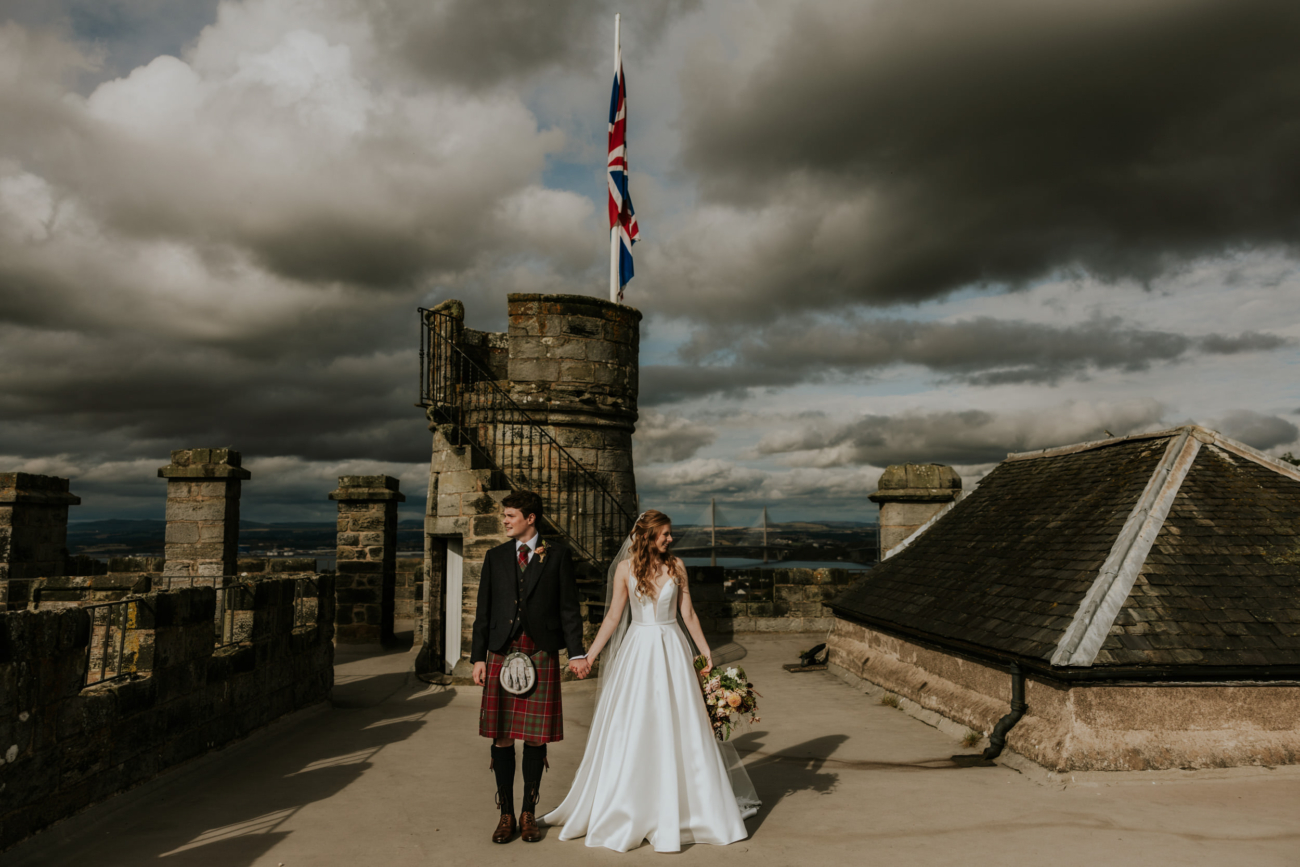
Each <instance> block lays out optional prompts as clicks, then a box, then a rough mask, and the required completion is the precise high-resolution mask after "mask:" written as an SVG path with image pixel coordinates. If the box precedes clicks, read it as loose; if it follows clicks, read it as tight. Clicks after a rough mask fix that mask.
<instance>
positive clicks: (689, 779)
mask: <svg viewBox="0 0 1300 867" xmlns="http://www.w3.org/2000/svg"><path fill="white" fill-rule="evenodd" d="M627 581H628V603H627V604H628V608H629V609H630V611H631V622H630V624H629V625H628V627H627V634H626V636H625V637H624V638H623V640H622V644H621V646H620V648H619V650H618V653H617V656H615V657H614V659H613V660H612V663H611V665H610V667H609V669H608V670H607V671H605V672H604V673H603V674H602V675H601V680H602V684H601V693H600V698H599V700H598V701H597V703H596V713H595V716H594V717H593V718H592V721H591V732H590V734H589V735H588V737H587V748H586V751H585V752H584V753H583V755H582V765H581V766H580V767H579V768H578V773H577V776H575V777H574V780H573V786H572V787H571V788H570V789H569V794H568V796H567V797H566V798H565V799H564V802H563V803H561V804H560V806H558V807H556V808H555V809H554V810H552V811H551V812H549V813H547V814H546V815H545V816H543V817H542V818H541V820H540V821H541V822H542V824H545V825H556V826H560V839H561V840H573V839H576V838H578V837H584V836H585V837H586V844H587V845H588V846H593V847H595V846H604V847H605V848H607V849H614V850H616V851H618V852H626V851H628V850H629V849H634V848H636V847H637V846H640V845H641V842H642V841H643V840H649V841H650V845H651V846H653V847H654V848H655V850H656V851H658V852H679V851H681V847H682V844H683V843H716V844H726V843H734V842H736V841H737V840H743V839H745V838H746V837H747V836H749V833H748V832H747V831H746V830H745V822H744V819H745V818H748V817H749V816H752V815H753V814H754V813H756V812H758V807H759V803H758V800H757V796H756V795H754V794H753V787H752V785H749V784H748V777H745V776H744V769H743V768H740V767H739V765H738V759H736V758H735V755H736V754H735V750H734V749H732V748H730V746H729V745H728V747H727V748H726V749H723V748H721V747H722V745H721V744H719V742H718V740H717V738H716V737H715V736H714V734H713V729H712V728H711V727H710V725H709V719H708V713H707V711H706V710H705V707H704V700H703V698H702V697H701V695H700V685H699V679H698V677H697V675H696V673H695V667H694V665H693V664H692V657H691V650H690V645H689V644H688V643H687V641H686V636H685V635H684V634H683V633H682V630H681V628H680V627H679V626H678V625H677V618H676V615H677V593H678V587H677V584H676V582H674V581H670V580H666V581H664V584H663V586H661V587H660V588H659V593H658V596H657V598H656V599H638V598H637V594H636V582H635V581H634V580H633V579H632V578H631V576H630V575H629V577H628V579H627ZM724 754H729V757H728V756H725V755H724ZM729 765H734V767H732V768H731V769H730V773H729V767H728V766H729ZM731 773H739V774H740V775H741V777H742V779H743V783H742V785H743V787H744V788H746V789H748V791H747V792H746V793H745V794H742V796H741V797H740V798H739V799H738V798H737V795H736V791H735V789H733V786H732V780H731ZM736 788H741V786H737V787H736Z"/></svg>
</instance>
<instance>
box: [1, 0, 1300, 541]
mask: <svg viewBox="0 0 1300 867" xmlns="http://www.w3.org/2000/svg"><path fill="white" fill-rule="evenodd" d="M623 5H624V7H625V8H624V9H623V12H624V13H625V15H624V25H623V35H624V56H625V69H626V74H627V80H628V87H629V93H630V97H629V113H630V124H629V129H630V132H629V136H630V156H631V164H632V194H633V198H634V200H635V202H636V205H637V214H638V217H639V220H640V224H641V229H642V238H643V241H642V243H641V244H639V245H638V246H637V247H636V256H637V260H636V268H637V275H638V276H637V277H636V279H635V280H634V281H633V282H632V284H631V285H630V287H629V289H628V294H627V300H628V303H630V304H632V305H634V306H636V307H638V308H640V309H641V310H642V311H643V312H644V313H645V314H646V318H645V322H644V327H643V332H642V371H641V387H642V391H641V394H642V403H641V410H642V416H641V424H640V429H639V431H638V434H637V448H638V455H637V458H638V467H637V471H638V482H639V485H640V488H641V492H642V502H643V504H646V505H656V506H659V507H662V508H667V509H668V510H670V511H673V512H675V513H676V514H677V515H679V516H680V517H679V520H687V521H689V520H692V519H694V518H697V517H698V516H699V514H700V513H701V511H702V509H703V506H704V504H705V503H707V501H708V499H709V498H710V497H717V498H719V500H720V502H722V503H724V504H726V506H727V509H728V511H729V513H730V514H732V515H733V516H734V517H735V519H736V520H738V521H746V520H749V518H748V517H747V516H752V515H753V514H756V513H757V510H758V509H759V508H760V507H761V506H762V505H768V506H769V507H770V508H771V512H772V515H773V517H774V518H775V519H779V520H790V519H798V518H824V519H847V520H860V519H870V518H871V517H873V516H874V508H873V507H872V506H871V504H870V503H869V502H868V501H867V500H866V494H867V493H870V492H871V491H872V490H874V488H875V482H876V479H877V478H878V476H879V473H880V470H881V468H882V467H884V466H885V465H887V464H889V463H894V462H900V461H935V462H942V463H950V464H953V465H954V466H956V467H957V468H958V470H959V472H961V474H962V475H963V477H964V478H966V479H967V481H968V484H971V483H974V482H975V481H976V480H978V479H979V478H980V477H981V476H982V475H983V474H984V473H986V472H988V470H989V469H990V468H991V466H992V465H993V464H994V463H996V462H997V461H998V460H999V459H1000V458H1001V457H1003V456H1005V454H1006V453H1007V452H1008V451H1018V450H1024V449H1029V448H1039V447H1044V446H1052V445H1061V444H1065V443H1070V442H1076V441H1080V440H1086V439H1090V438H1096V437H1101V436H1104V435H1105V432H1106V431H1110V432H1112V433H1114V434H1125V433H1131V432H1137V431H1141V430H1145V429H1155V428H1159V427H1163V426H1169V425H1173V424H1177V423H1181V422H1185V421H1195V422H1199V423H1202V424H1206V425H1209V426H1212V427H1215V428H1217V429H1219V430H1221V431H1223V432H1224V433H1226V434H1228V435H1230V436H1233V437H1237V438H1239V439H1242V440H1244V441H1245V442H1247V443H1249V444H1251V445H1253V446H1256V447H1258V448H1262V449H1264V450H1266V451H1269V452H1271V453H1274V454H1278V453H1281V452H1284V451H1287V450H1297V451H1300V442H1297V440H1298V439H1300V428H1297V423H1300V385H1297V373H1298V372H1300V366H1298V364H1297V362H1300V351H1298V349H1297V346H1298V345H1300V291H1298V290H1300V268H1298V267H1297V259H1296V253H1297V249H1300V247H1298V246H1297V241H1298V240H1300V51H1297V50H1296V48H1295V46H1296V45H1297V44H1300V5H1297V4H1295V3H1294V2H1290V0H1276V2H1271V0H1238V2H1233V3H1223V2H1193V0H1122V2H1121V0H1092V2H1072V3H1067V2H1055V0H1054V2H1043V0H984V2H981V3H969V2H961V0H878V2H862V0H844V2H838V0H815V2H793V0H779V2H777V0H773V2H748V0H639V2H637V3H635V4H631V3H627V4H623ZM614 11H615V6H613V5H609V4H606V3H602V2H595V0H584V2H561V0H548V2H546V3H538V2H535V0H516V2H481V0H435V2H431V0H221V2H217V0H0V469H6V470H15V469H16V470H25V471H28V472H39V473H51V474H57V475H62V476H67V477H70V478H72V480H73V490H74V491H76V492H77V493H79V494H81V495H82V497H83V500H84V504H83V505H82V506H81V507H79V508H78V509H76V510H74V519H82V520H86V519H92V518H103V517H115V516H116V517H161V514H162V491H163V482H161V481H160V480H159V479H157V478H156V475H155V471H156V469H157V467H159V466H161V465H162V464H164V463H166V457H167V453H168V451H169V450H170V449H172V448H178V447H183V446H195V445H200V446H201V445H218V446H220V445H229V446H233V447H235V448H238V449H240V450H241V451H242V452H243V453H244V455H245V464H246V466H248V467H249V468H250V469H252V471H253V480H252V481H250V482H249V483H247V484H246V485H245V500H244V503H245V505H244V514H245V517H248V518H251V519H254V520H307V519H314V518H317V517H323V516H328V515H329V514H331V512H332V504H330V503H328V502H327V501H326V500H325V499H324V498H325V494H326V493H327V492H328V491H329V490H331V489H332V487H333V483H334V481H335V479H336V477H337V476H338V475H340V474H343V473H353V472H386V473H389V474H392V475H397V476H400V477H401V478H402V480H403V487H404V488H405V489H406V490H407V491H408V492H409V496H410V502H408V504H407V506H406V508H405V511H404V516H406V517H415V516H417V515H419V514H420V511H421V509H422V502H421V500H422V493H423V486H424V474H425V471H426V465H427V460H428V449H429V435H428V432H427V430H426V429H425V426H424V422H423V417H422V413H421V411H420V410H419V409H417V408H415V407H413V406H412V404H413V403H414V402H415V399H416V393H415V386H416V383H417V371H416V351H417V319H416V314H415V308H416V307H418V306H421V305H426V306H427V305H430V304H433V303H436V302H437V301H439V300H442V299H445V298H449V297H455V298H460V299H462V300H463V301H464V302H465V303H466V307H467V309H468V316H469V320H470V324H471V325H472V326H474V327H478V328H484V329H493V330H500V329H503V328H504V325H505V322H504V319H505V294H506V293H507V292H518V291H528V292H577V293H586V294H592V295H603V294H604V293H605V291H606V289H605V284H604V280H605V275H606V273H607V268H608V266H607V264H606V259H605V257H606V256H607V250H608V246H607V237H608V236H607V234H606V231H605V228H604V226H603V225H602V219H603V213H604V197H605V179H604V162H605V122H606V112H607V109H608V98H609V97H608V94H609V81H610V66H611V57H610V54H611V50H612V41H613V39H612V36H613V33H612V31H613V13H614Z"/></svg>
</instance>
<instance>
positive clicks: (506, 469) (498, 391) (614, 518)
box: [416, 294, 641, 675]
mask: <svg viewBox="0 0 1300 867" xmlns="http://www.w3.org/2000/svg"><path fill="white" fill-rule="evenodd" d="M508 305H509V317H510V319H509V322H510V326H509V330H508V331H507V332H506V333H504V334H501V333H492V332H482V331H475V330H473V329H470V328H466V327H465V326H464V315H465V314H464V307H463V305H461V303H460V302H459V301H446V302H444V303H443V304H441V305H439V306H438V307H436V308H434V309H433V310H428V311H424V317H425V328H426V344H425V347H424V359H425V377H426V378H425V383H424V390H425V394H424V404H425V406H426V407H427V415H428V419H429V429H430V431H431V432H432V433H433V455H432V460H431V462H430V466H429V499H428V507H427V512H426V516H425V535H426V540H427V541H426V547H425V581H426V585H425V593H424V599H425V605H426V606H427V607H426V610H425V616H424V617H423V618H419V620H420V621H421V626H420V627H418V629H417V636H416V640H417V641H419V642H421V643H422V645H423V650H422V653H421V656H420V663H419V665H420V667H421V668H422V669H423V670H438V671H445V672H451V673H454V674H458V675H460V674H464V673H465V672H466V671H467V670H468V668H469V652H470V631H471V625H472V623H473V619H474V611H475V604H476V601H477V593H478V580H479V571H480V568H481V564H482V562H483V555H484V553H486V552H487V551H488V549H490V548H492V547H494V546H496V545H499V544H501V543H502V542H504V541H505V540H506V536H505V532H504V529H503V527H502V525H501V519H500V502H501V500H502V499H503V498H504V497H505V496H506V495H507V494H509V493H510V491H511V490H515V489H529V490H535V491H537V493H539V494H540V495H541V496H542V499H543V502H544V503H545V504H546V510H547V516H546V517H547V522H546V526H545V527H544V528H543V533H549V534H551V535H552V536H559V537H561V538H562V540H563V541H564V542H566V543H568V544H569V545H570V546H571V547H572V548H573V549H574V553H575V555H576V558H577V559H578V560H579V561H580V562H581V563H582V566H580V577H583V571H584V568H585V573H586V574H585V577H587V578H589V579H590V580H592V582H593V583H595V581H596V579H597V577H603V576H600V575H598V573H599V572H600V571H601V569H602V563H603V562H604V561H607V560H608V559H609V558H610V557H612V555H613V554H614V553H615V551H616V550H617V546H618V544H619V543H620V542H621V541H622V539H623V537H624V536H625V535H626V534H627V532H628V531H629V529H630V526H631V521H632V519H633V518H634V517H635V515H636V477H635V475H634V472H633V466H632V433H633V431H634V430H635V428H636V420H637V408H636V407H637V365H638V353H639V344H640V322H641V314H640V312H639V311H637V310H635V309H633V308H631V307H627V306H625V305H621V304H614V303H611V302H609V301H604V300H601V299H599V298H593V297H590V296H586V295H522V294H515V295H510V296H508Z"/></svg>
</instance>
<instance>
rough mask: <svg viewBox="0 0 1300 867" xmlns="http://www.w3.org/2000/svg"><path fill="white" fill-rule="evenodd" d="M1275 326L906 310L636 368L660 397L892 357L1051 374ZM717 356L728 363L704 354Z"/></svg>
mask: <svg viewBox="0 0 1300 867" xmlns="http://www.w3.org/2000/svg"><path fill="white" fill-rule="evenodd" d="M1290 343H1291V341H1289V340H1287V339H1286V338H1283V337H1280V336H1278V335H1274V334H1266V333H1259V332H1244V333H1241V334H1236V335H1227V334H1207V335H1201V336H1191V335H1184V334H1177V333H1174V332H1168V331H1156V330H1152V329H1142V328H1135V327H1132V326H1129V325H1127V324H1125V323H1124V322H1123V321H1122V320H1120V319H1118V318H1116V317H1097V318H1094V319H1091V320H1088V321H1086V322H1083V323H1080V324H1078V325H1070V326H1054V325H1044V324H1040V323H1035V322H1024V321H1016V320H1003V319H993V318H990V317H979V318H975V319H971V320H967V321H961V322H952V323H948V322H917V321H913V320H905V319H854V318H851V317H850V318H848V319H847V321H846V320H844V319H841V320H839V321H835V322H828V321H825V320H817V319H812V318H807V317H804V318H799V319H786V320H784V321H782V322H781V323H780V324H778V325H774V326H771V327H768V328H764V329H739V330H730V331H728V330H726V329H706V330H703V331H701V332H699V334H698V335H697V336H696V338H695V339H694V340H693V341H692V343H690V344H688V345H687V347H686V348H685V350H684V352H683V355H684V359H685V360H686V361H694V362H699V363H700V364H698V365H691V364H683V365H658V366H651V367H647V368H645V370H644V371H643V372H642V377H643V392H644V395H645V396H644V398H643V399H644V400H645V401H646V402H647V403H664V402H669V401H673V400H681V399H684V398H689V397H695V396H699V395H703V394H712V393H724V394H739V393H743V392H744V391H745V390H746V389H748V388H755V387H761V386H785V385H791V384H794V383H797V382H801V381H807V380H811V379H817V378H821V377H825V376H828V375H832V374H836V373H838V374H855V373H856V374H870V373H871V372H873V371H876V370H879V369H882V368H885V367H888V366H890V365H895V364H915V365H920V366H922V367H925V368H927V369H929V370H930V371H932V372H933V373H935V374H938V375H939V376H940V377H941V378H943V379H945V380H950V381H957V382H964V383H967V384H971V385H1000V384H1007V383H1039V384H1054V383H1057V382H1059V381H1061V380H1062V379H1064V378H1066V377H1077V376H1086V375H1087V374H1088V373H1089V372H1091V371H1097V370H1120V371H1141V370H1146V369H1148V368H1149V367H1150V366H1151V365H1152V364H1155V363H1167V362H1174V361H1178V360H1180V359H1183V358H1185V357H1187V356H1189V355H1193V354H1205V355H1235V354H1237V353H1242V352H1259V351H1267V350H1271V349H1278V348H1280V347H1284V346H1288V345H1290ZM718 356H723V357H725V358H726V359H728V360H729V361H730V363H728V364H708V362H710V361H714V360H716V359H717V357H718Z"/></svg>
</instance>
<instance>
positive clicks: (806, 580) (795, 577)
mask: <svg viewBox="0 0 1300 867" xmlns="http://www.w3.org/2000/svg"><path fill="white" fill-rule="evenodd" d="M686 571H687V574H688V576H689V579H690V587H691V603H692V604H693V605H694V606H695V613H696V614H697V615H699V618H700V625H701V626H703V627H704V631H705V632H706V633H711V634H731V633H736V632H826V631H827V630H829V629H830V628H831V625H832V623H833V622H834V616H833V615H832V614H831V611H830V609H829V608H827V607H826V605H825V603H826V602H827V601H828V600H830V599H833V598H834V597H835V596H837V595H839V593H840V592H842V591H843V589H844V588H845V587H846V586H848V585H849V584H851V583H852V582H853V581H854V580H856V579H857V578H860V577H861V575H862V573H861V572H851V571H849V570H847V569H724V568H723V567H721V566H689V567H687V570H686Z"/></svg>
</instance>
